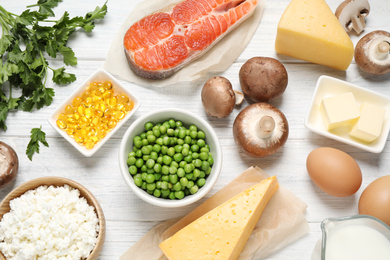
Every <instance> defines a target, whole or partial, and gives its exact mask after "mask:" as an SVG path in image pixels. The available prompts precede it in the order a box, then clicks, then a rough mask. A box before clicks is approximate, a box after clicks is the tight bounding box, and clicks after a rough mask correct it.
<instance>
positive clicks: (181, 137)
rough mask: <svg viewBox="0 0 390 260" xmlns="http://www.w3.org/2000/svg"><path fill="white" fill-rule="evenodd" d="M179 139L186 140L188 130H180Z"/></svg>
mask: <svg viewBox="0 0 390 260" xmlns="http://www.w3.org/2000/svg"><path fill="white" fill-rule="evenodd" d="M178 137H179V138H180V139H184V137H186V130H184V129H180V130H179V135H178Z"/></svg>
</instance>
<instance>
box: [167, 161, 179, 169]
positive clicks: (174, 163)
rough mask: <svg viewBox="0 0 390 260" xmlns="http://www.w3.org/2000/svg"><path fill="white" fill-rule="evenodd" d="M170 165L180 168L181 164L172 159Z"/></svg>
mask: <svg viewBox="0 0 390 260" xmlns="http://www.w3.org/2000/svg"><path fill="white" fill-rule="evenodd" d="M169 166H172V167H176V168H179V164H178V163H177V162H175V161H172V162H171V164H170V165H169Z"/></svg>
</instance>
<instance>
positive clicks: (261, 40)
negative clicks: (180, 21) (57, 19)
mask: <svg viewBox="0 0 390 260" xmlns="http://www.w3.org/2000/svg"><path fill="white" fill-rule="evenodd" d="M138 2H140V1H139V0H132V1H121V0H109V2H108V14H107V16H106V18H105V19H104V20H103V21H101V22H98V23H97V25H96V28H95V29H94V31H93V32H92V33H91V34H88V35H86V34H85V33H84V32H76V34H75V35H74V36H72V39H71V41H70V42H69V46H70V47H72V48H73V50H74V51H75V53H76V56H77V57H78V65H77V66H76V67H73V68H69V71H70V72H73V73H75V74H76V76H77V81H76V82H75V83H73V84H71V85H69V86H57V85H55V84H53V83H51V82H50V83H49V86H50V87H53V88H54V89H55V92H56V96H55V98H54V101H53V104H52V105H51V106H50V107H46V108H43V109H41V110H39V111H34V112H32V113H25V112H17V113H10V114H9V116H8V119H7V126H8V130H7V131H6V132H0V140H1V141H4V142H6V143H8V144H9V145H11V146H12V147H14V149H15V150H16V151H17V153H18V155H19V160H20V169H19V174H18V177H17V179H16V181H15V183H14V185H13V186H7V187H5V188H2V189H1V190H0V198H1V199H2V198H4V197H5V196H6V195H7V194H8V193H9V192H10V191H11V190H12V189H13V188H14V187H16V186H18V185H20V184H22V183H24V182H26V181H28V180H31V179H34V178H37V177H42V176H62V177H66V178H70V179H72V180H75V181H77V182H79V183H81V184H82V185H84V186H85V187H87V188H88V189H89V190H90V191H91V192H92V193H93V194H94V195H95V197H96V198H97V199H98V201H99V202H100V204H101V206H102V208H103V211H104V213H105V217H106V219H107V236H106V242H105V244H104V247H103V251H102V254H101V257H100V259H118V258H119V256H120V255H122V254H123V253H124V252H125V251H126V250H127V249H128V248H129V247H130V246H131V245H133V244H134V243H135V242H136V241H137V240H138V239H140V238H141V237H142V236H143V235H144V234H145V233H146V232H147V231H148V230H149V229H150V228H152V227H153V226H154V225H156V224H158V223H160V222H161V221H164V220H167V219H170V218H173V217H177V216H182V215H184V214H186V213H188V212H189V211H191V209H193V208H194V207H195V206H196V205H198V204H199V203H200V202H199V203H196V204H195V205H191V206H187V207H184V208H180V209H173V210H172V209H164V208H158V207H155V206H152V205H148V204H146V203H145V202H143V201H141V200H140V199H138V198H137V197H136V196H135V194H133V193H132V192H131V191H130V189H129V188H128V187H127V185H126V183H125V182H124V181H123V179H122V176H121V174H120V171H119V166H118V152H119V145H120V142H121V138H122V136H123V134H124V132H125V131H126V129H127V128H128V127H129V126H130V125H131V123H132V122H134V120H136V119H137V118H139V117H140V116H142V115H144V114H145V113H147V112H149V111H153V110H157V109H160V108H169V107H179V108H182V109H185V110H188V111H190V112H193V113H195V114H197V115H199V116H200V117H202V118H204V119H205V120H207V121H208V122H209V123H210V124H211V125H212V126H213V127H214V129H215V131H216V133H217V135H218V137H219V139H220V142H221V145H222V150H223V157H224V161H223V167H222V172H221V175H220V178H219V180H218V181H217V183H216V185H215V186H214V188H213V189H212V191H211V192H210V193H209V194H208V195H207V197H209V196H211V195H212V194H214V193H215V192H216V191H218V190H219V189H221V188H222V187H223V186H224V185H226V184H227V183H228V182H229V181H231V180H232V179H233V178H235V177H236V176H237V175H239V174H240V173H241V172H242V171H244V170H245V169H247V168H248V167H249V166H252V165H255V166H259V167H260V168H262V169H264V170H265V171H266V172H268V173H269V174H271V175H277V177H278V178H279V182H280V183H281V185H283V186H285V187H286V188H287V189H289V190H291V191H292V192H293V193H294V194H295V195H297V196H298V197H299V198H301V199H302V200H303V201H304V202H305V203H307V205H308V209H307V214H306V217H307V220H308V222H309V225H310V228H311V232H310V233H309V234H308V235H307V236H305V237H304V238H302V239H300V240H299V241H297V242H295V243H294V244H291V245H290V246H288V247H286V248H284V249H283V250H281V251H279V252H277V253H276V254H274V255H272V256H270V257H268V258H267V259H272V260H285V259H291V260H295V259H296V260H302V259H309V258H310V254H311V251H312V249H313V247H314V245H315V243H316V242H317V240H318V239H319V238H320V235H321V232H320V222H321V221H322V220H323V219H324V218H327V217H337V216H346V215H352V214H357V213H358V211H357V202H358V199H359V196H360V194H361V192H362V191H363V189H364V187H366V186H367V185H368V184H369V183H370V182H372V181H373V180H374V179H376V178H378V177H380V176H383V175H387V174H389V170H388V169H389V168H390V160H389V158H390V155H389V153H390V146H389V141H387V144H386V147H385V149H384V151H383V152H382V153H380V154H372V153H368V152H365V151H363V150H359V149H357V148H354V147H351V146H348V145H345V144H342V143H339V142H337V141H333V140H330V139H327V138H325V137H322V136H320V135H317V134H314V133H312V132H310V131H309V130H308V129H306V128H305V127H304V120H305V116H306V113H307V111H308V108H309V105H310V102H311V98H312V95H313V91H314V88H315V85H316V82H317V79H318V77H319V76H321V75H328V76H332V77H336V78H339V79H342V80H346V81H349V82H351V83H354V84H356V85H359V86H362V87H365V88H367V89H370V90H373V91H376V92H378V93H382V94H385V95H387V96H390V74H389V75H384V76H376V77H374V76H369V75H367V74H363V73H361V72H360V71H359V70H358V68H357V66H356V64H355V63H354V62H353V63H352V64H351V66H350V67H349V68H348V70H347V71H346V72H342V71H336V70H334V69H330V68H327V67H324V66H320V65H315V64H310V63H306V62H303V61H299V60H295V59H293V58H289V57H286V56H282V55H277V54H276V52H275V50H274V41H275V36H276V27H277V23H278V21H279V19H280V16H281V15H282V13H283V11H284V9H285V8H286V6H287V4H288V3H289V0H278V1H271V0H268V1H266V5H265V9H264V14H263V17H262V20H261V22H260V24H259V27H258V29H257V32H256V34H255V35H254V36H253V39H252V40H251V42H250V43H249V45H248V46H247V48H246V49H245V51H244V52H243V53H242V55H241V56H240V57H239V58H238V59H237V60H236V62H235V63H234V64H232V66H231V67H230V68H229V69H228V70H226V71H225V72H223V73H221V75H222V76H225V77H227V78H228V79H229V80H230V81H231V82H232V84H233V86H234V88H236V89H240V85H239V80H238V71H239V69H240V67H241V66H242V64H243V63H244V62H245V61H246V60H247V59H249V58H251V57H254V56H267V57H273V58H277V59H279V60H280V61H281V62H283V64H284V65H285V66H286V69H287V71H288V75H289V84H288V87H287V90H286V92H285V93H284V95H283V96H282V97H279V98H277V99H276V100H274V101H272V102H271V103H272V104H273V105H275V106H277V107H279V108H280V110H282V111H283V112H284V113H285V115H286V117H287V119H288V121H289V126H290V136H289V139H288V141H287V143H286V144H285V146H284V148H283V149H282V150H281V151H279V152H278V153H276V154H275V155H272V156H269V157H267V158H263V159H254V158H250V157H248V156H245V155H243V154H242V153H241V152H240V150H239V149H238V148H237V146H236V144H235V143H234V140H233V135H232V124H233V121H234V118H235V116H236V115H237V114H238V113H239V111H240V109H235V110H234V111H233V113H232V114H231V115H230V116H229V117H228V118H224V119H216V118H211V117H208V116H206V114H205V111H204V109H203V107H202V103H201V99H200V91H201V88H202V84H200V83H197V84H194V83H192V82H188V83H186V84H180V85H174V86H169V87H164V88H152V87H142V86H137V85H135V84H132V83H128V82H124V81H121V82H122V83H123V84H124V85H125V86H126V87H127V88H129V89H130V90H131V91H132V93H134V95H136V96H137V97H138V98H139V100H140V101H141V107H140V109H139V110H138V111H137V112H136V113H135V115H134V117H133V118H131V119H130V120H129V121H128V122H127V123H126V124H125V125H124V127H122V128H121V129H119V130H118V132H117V133H116V134H115V135H114V136H113V137H112V138H111V139H110V140H109V141H108V142H107V143H106V144H105V145H104V146H103V147H102V148H101V150H99V151H98V152H97V153H96V154H95V155H94V156H93V157H90V158H87V157H83V156H82V155H81V154H79V153H78V152H77V151H76V150H75V149H74V148H73V147H72V146H71V145H70V144H69V143H67V141H66V140H65V139H63V138H62V137H61V136H60V135H59V134H58V133H57V132H56V131H55V130H54V129H53V128H52V127H51V126H50V125H49V124H48V121H47V119H48V117H49V115H50V113H52V111H54V109H55V108H56V107H57V106H58V105H59V104H61V103H62V102H63V100H64V99H66V98H67V97H68V96H69V95H70V94H71V93H72V92H73V91H74V89H75V88H76V87H77V86H78V85H79V84H81V83H82V82H83V81H84V80H85V79H86V78H88V76H89V75H91V74H92V73H93V72H94V71H95V70H97V69H99V68H102V67H103V64H104V60H105V59H106V56H107V53H108V50H109V48H110V45H111V42H112V39H113V38H114V36H115V34H116V32H117V29H119V27H120V25H121V24H122V22H123V21H124V20H125V19H126V18H127V16H128V15H129V14H130V13H131V11H132V10H133V8H134V6H135V5H136V4H137V3H138ZM327 2H328V4H329V6H330V7H331V9H332V10H335V9H336V8H337V6H338V4H339V3H340V2H341V1H338V0H328V1H327ZM32 3H34V1H31V0H29V1H21V0H14V1H9V0H7V1H2V3H1V5H2V6H3V7H5V8H6V9H7V10H9V11H12V12H13V13H20V12H21V11H22V10H24V8H25V6H26V5H28V4H32ZM103 3H104V1H91V0H89V1H77V0H66V1H63V2H62V3H60V5H59V6H58V8H56V9H55V10H56V13H58V14H60V13H62V12H63V11H65V10H67V11H69V13H70V14H71V15H83V14H84V13H85V12H87V11H91V10H93V9H94V8H95V6H96V5H102V4H103ZM370 3H371V13H370V15H369V17H368V22H367V28H366V30H365V31H364V33H363V34H365V33H367V32H370V31H373V30H377V29H382V30H389V28H390V19H389V17H388V14H389V13H390V2H389V1H387V0H386V1H382V0H371V1H370ZM238 29H239V28H238ZM351 38H352V40H353V42H354V43H355V44H356V42H357V41H358V39H359V38H360V37H358V36H356V35H353V34H352V35H351ZM51 62H53V64H59V63H58V61H56V60H51ZM54 66H55V65H54ZM247 104H248V103H247V102H246V101H245V103H244V104H243V106H246V105H247ZM243 106H242V107H243ZM39 126H42V129H43V130H44V131H45V132H46V134H47V141H48V142H49V145H50V147H49V148H45V147H42V148H41V151H40V153H39V154H37V155H35V156H34V159H33V161H29V160H28V158H27V156H26V155H25V150H26V147H27V144H28V142H29V135H30V129H31V128H33V127H39ZM320 146H331V147H335V148H338V149H341V150H343V151H345V152H347V153H349V154H350V155H351V156H352V157H353V158H355V159H356V160H357V162H358V164H359V165H360V167H361V170H362V173H363V184H362V188H361V189H360V190H359V191H358V192H357V193H356V194H355V195H354V196H351V197H348V198H335V197H332V196H330V195H327V194H325V193H323V192H321V191H320V190H319V189H318V188H317V187H316V186H315V185H314V184H313V183H312V182H311V180H310V178H309V176H308V174H307V171H306V166H305V162H306V157H307V155H308V153H309V152H310V151H311V150H313V149H314V148H317V147H320ZM202 201H203V200H202Z"/></svg>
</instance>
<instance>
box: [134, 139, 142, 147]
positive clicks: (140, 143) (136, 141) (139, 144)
mask: <svg viewBox="0 0 390 260" xmlns="http://www.w3.org/2000/svg"><path fill="white" fill-rule="evenodd" d="M134 146H135V147H137V148H141V147H142V141H141V140H135V141H134Z"/></svg>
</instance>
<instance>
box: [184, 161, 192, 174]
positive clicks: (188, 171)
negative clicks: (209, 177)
mask: <svg viewBox="0 0 390 260" xmlns="http://www.w3.org/2000/svg"><path fill="white" fill-rule="evenodd" d="M193 170H194V166H193V164H192V163H189V164H187V165H186V166H184V171H185V172H186V173H190V172H192V171H193Z"/></svg>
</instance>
